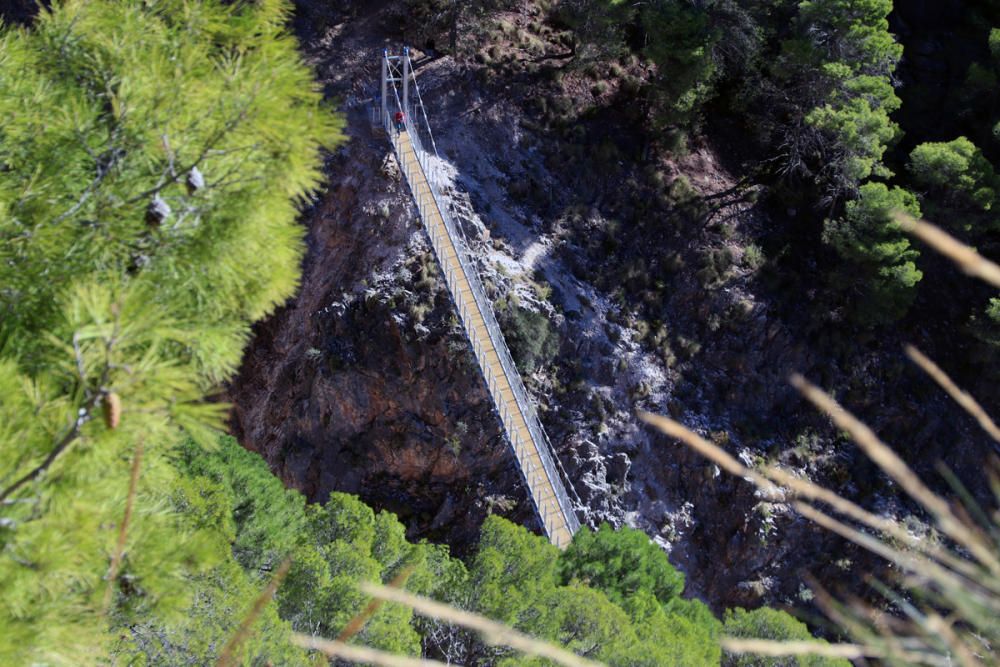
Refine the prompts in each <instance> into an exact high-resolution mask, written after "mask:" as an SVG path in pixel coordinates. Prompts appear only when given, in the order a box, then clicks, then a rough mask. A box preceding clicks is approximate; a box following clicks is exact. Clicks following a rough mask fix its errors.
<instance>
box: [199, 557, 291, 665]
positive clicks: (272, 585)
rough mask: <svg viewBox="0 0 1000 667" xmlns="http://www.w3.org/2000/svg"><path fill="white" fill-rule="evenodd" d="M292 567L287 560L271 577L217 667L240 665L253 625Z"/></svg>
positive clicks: (226, 647)
mask: <svg viewBox="0 0 1000 667" xmlns="http://www.w3.org/2000/svg"><path fill="white" fill-rule="evenodd" d="M291 566H292V559H291V558H286V559H285V560H284V561H283V562H282V563H281V565H279V566H278V569H277V570H275V572H274V576H273V577H271V581H269V582H268V583H267V586H266V587H264V590H263V591H261V594H260V595H258V596H257V599H256V600H254V603H253V606H252V607H250V611H249V612H247V615H246V616H245V617H243V620H242V621H241V622H240V625H239V627H238V628H236V632H234V633H233V636H232V637H230V638H229V641H228V642H226V645H225V646H224V647H223V648H222V653H220V654H219V660H218V661H217V662H216V663H215V664H216V667H232V666H234V665H238V664H240V649H241V648H242V645H243V642H245V641H246V640H247V638H248V637H249V636H250V632H251V630H253V624H254V623H255V622H256V621H257V617H258V616H260V614H261V612H262V611H264V607H266V606H267V603H268V602H270V601H271V599H272V598H273V597H274V594H275V592H276V591H277V590H278V586H280V585H281V582H282V581H284V579H285V575H287V574H288V569H289V568H290V567H291Z"/></svg>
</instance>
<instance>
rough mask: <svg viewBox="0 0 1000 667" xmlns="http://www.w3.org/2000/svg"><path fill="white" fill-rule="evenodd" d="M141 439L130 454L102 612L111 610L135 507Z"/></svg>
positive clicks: (140, 459) (141, 447)
mask: <svg viewBox="0 0 1000 667" xmlns="http://www.w3.org/2000/svg"><path fill="white" fill-rule="evenodd" d="M142 452H143V441H142V440H141V439H140V440H139V442H137V443H136V445H135V454H134V455H133V456H132V471H131V473H130V474H129V479H128V496H127V497H126V498H125V515H124V516H123V517H122V522H121V525H119V526H118V541H117V542H116V543H115V550H114V551H113V552H112V553H111V566H110V567H109V568H108V587H107V588H106V589H105V591H104V604H103V606H102V609H103V613H104V614H107V613H108V612H109V611H111V600H112V597H113V596H114V591H115V582H116V581H117V580H118V572H119V570H121V565H122V557H123V556H124V554H125V542H126V541H127V540H128V527H129V524H130V523H131V522H132V510H133V508H134V507H135V494H136V491H137V490H138V488H139V470H140V467H141V466H142Z"/></svg>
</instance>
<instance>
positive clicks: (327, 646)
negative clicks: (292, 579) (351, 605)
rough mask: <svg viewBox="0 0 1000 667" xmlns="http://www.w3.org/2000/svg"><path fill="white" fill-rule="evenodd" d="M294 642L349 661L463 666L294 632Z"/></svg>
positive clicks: (383, 666) (399, 666) (401, 666)
mask: <svg viewBox="0 0 1000 667" xmlns="http://www.w3.org/2000/svg"><path fill="white" fill-rule="evenodd" d="M292 643H293V644H295V645H296V646H298V647H299V648H304V649H307V650H310V651H319V652H320V653H322V654H323V655H325V656H327V657H328V658H337V659H339V660H346V661H347V662H354V663H361V664H368V665H379V667H427V666H429V667H461V665H456V664H455V663H451V665H450V666H446V665H445V663H443V662H438V661H437V660H425V659H423V658H411V657H408V656H405V655H396V654H395V653H386V652H385V651H379V650H377V649H373V648H368V647H367V646H354V645H351V644H345V643H344V642H340V641H333V640H330V639H321V638H320V637H310V636H309V635H303V634H300V633H297V632H296V633H293V634H292Z"/></svg>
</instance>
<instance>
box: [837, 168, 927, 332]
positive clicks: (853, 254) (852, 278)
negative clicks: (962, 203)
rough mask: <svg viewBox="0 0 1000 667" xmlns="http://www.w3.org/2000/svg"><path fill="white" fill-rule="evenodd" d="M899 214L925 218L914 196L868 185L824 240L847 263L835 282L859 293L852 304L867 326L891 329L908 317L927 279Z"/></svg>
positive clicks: (883, 186) (880, 185)
mask: <svg viewBox="0 0 1000 667" xmlns="http://www.w3.org/2000/svg"><path fill="white" fill-rule="evenodd" d="M897 210H898V211H905V212H906V213H909V214H910V215H913V216H919V215H920V207H919V205H918V204H917V198H916V197H915V196H914V195H913V194H912V193H910V192H907V191H906V190H903V189H902V188H898V187H894V188H891V189H890V188H889V187H888V186H886V185H885V184H884V183H865V184H864V185H862V186H861V189H860V192H859V196H858V198H857V199H856V200H853V201H849V202H847V205H846V206H845V210H844V214H843V216H842V217H840V218H836V219H833V220H827V221H826V223H825V227H824V230H823V240H824V241H825V242H826V243H829V244H830V245H832V246H833V248H834V249H835V250H836V251H837V252H838V253H839V254H840V256H841V257H843V258H844V259H845V260H847V263H846V264H845V265H844V266H842V267H841V268H840V270H839V271H838V272H837V273H836V274H835V275H834V280H835V281H838V282H839V283H840V284H841V285H842V286H844V287H845V288H846V289H849V290H851V291H852V292H855V298H852V299H850V301H849V302H850V303H851V304H852V307H853V308H854V313H853V314H854V315H855V316H857V317H858V318H859V319H860V320H861V321H862V322H864V323H868V324H885V323H888V322H892V321H894V320H897V319H899V318H900V317H902V316H903V315H905V314H906V311H907V310H908V309H909V307H910V305H911V304H912V303H913V299H914V298H915V296H916V285H917V283H918V282H920V279H921V278H923V273H922V272H921V271H920V270H919V269H917V267H916V263H915V262H916V259H917V257H919V256H920V253H919V252H918V251H917V250H916V249H914V248H913V247H912V246H911V245H910V241H909V239H908V238H907V237H906V236H905V235H904V234H903V232H902V230H901V229H900V228H899V225H897V224H896V223H895V221H894V220H893V218H892V213H893V211H897ZM858 297H860V298H858Z"/></svg>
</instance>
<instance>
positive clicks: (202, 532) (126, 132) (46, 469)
mask: <svg viewBox="0 0 1000 667" xmlns="http://www.w3.org/2000/svg"><path fill="white" fill-rule="evenodd" d="M287 17H288V5H287V4H286V3H284V2H278V1H272V2H262V3H252V4H251V3H237V4H223V3H221V2H218V1H216V0H204V1H202V2H197V3H188V2H181V1H179V0H161V1H153V2H140V1H138V0H135V1H126V2H112V1H110V0H92V1H88V2H84V1H82V0H66V1H65V2H60V3H55V5H54V7H53V9H52V10H50V11H42V12H41V14H40V16H39V18H38V19H37V21H36V22H35V24H34V25H33V26H32V27H31V28H28V29H13V28H9V27H0V114H2V115H3V117H4V123H3V124H2V126H0V285H2V286H3V288H2V290H0V368H2V369H3V373H2V375H3V380H2V382H4V383H5V384H6V386H5V387H4V388H5V391H4V393H3V395H2V396H0V415H2V416H0V424H2V426H0V446H2V451H3V454H4V455H3V457H0V458H2V464H0V479H2V480H3V485H2V491H0V492H2V494H3V496H4V497H5V500H7V501H9V502H5V503H4V505H3V506H2V509H0V512H2V525H3V528H2V532H0V544H2V547H3V549H2V554H0V577H2V578H3V581H4V582H5V590H4V594H3V595H4V604H3V605H2V606H0V637H2V639H0V662H2V663H3V664H25V663H35V662H45V663H46V664H61V663H72V664H90V663H93V662H98V661H100V660H101V656H102V655H103V654H104V652H105V651H106V649H107V648H108V646H109V645H110V642H111V636H110V634H109V632H108V630H109V628H108V619H114V622H115V623H116V624H128V623H130V622H132V621H133V620H135V619H138V618H148V617H150V615H156V616H157V618H160V619H161V620H162V621H163V622H164V623H166V622H168V621H169V620H170V618H171V611H173V612H175V614H174V618H176V612H177V611H178V610H180V609H182V608H184V606H185V605H186V604H187V601H188V598H189V596H188V592H189V591H187V590H186V589H185V588H184V587H183V586H178V577H188V578H190V577H199V576H206V577H207V576H211V575H210V573H211V572H212V571H213V569H212V568H213V567H215V566H217V565H219V559H220V558H221V555H220V552H219V550H218V549H216V548H214V547H213V546H212V545H213V540H214V538H213V537H212V535H214V533H215V531H220V532H221V533H222V534H232V533H233V531H236V534H238V535H239V534H240V533H239V527H240V526H239V521H237V522H236V523H235V524H233V525H228V524H227V522H226V521H223V519H224V517H223V514H224V513H222V512H221V511H220V510H219V509H218V508H217V507H214V506H213V504H214V503H215V502H224V501H225V500H226V496H225V492H223V491H220V490H219V489H213V488H210V487H205V488H203V489H201V490H200V491H199V492H198V493H192V494H189V495H188V499H189V500H190V502H191V507H190V509H191V513H192V514H191V515H192V516H193V517H198V521H195V522H193V523H192V522H189V521H185V520H183V519H182V515H181V514H180V513H179V512H178V509H177V508H176V507H175V506H174V505H173V502H172V499H173V498H174V492H175V491H176V490H177V489H180V488H184V487H185V482H183V481H182V480H180V479H179V477H178V472H177V470H176V467H175V461H174V452H175V449H176V447H177V445H178V444H179V443H180V442H181V441H182V440H183V439H184V438H185V437H190V438H193V439H194V440H195V441H197V442H199V443H201V444H209V443H211V442H213V441H214V435H213V431H212V427H213V426H218V425H220V424H221V422H222V418H223V416H224V414H225V406H224V405H221V404H218V403H205V402H203V399H204V396H205V394H206V392H207V391H208V390H210V389H211V388H213V387H215V386H217V384H218V383H219V382H220V381H221V380H223V379H225V378H226V377H228V375H229V374H230V373H231V372H232V371H233V369H234V368H235V367H236V364H237V363H238V361H239V358H240V354H241V352H242V348H243V344H244V341H245V339H246V336H247V332H248V326H249V324H250V322H251V321H252V320H253V319H256V318H259V317H261V316H262V315H264V314H266V313H267V312H269V311H270V310H272V309H273V308H274V307H275V306H276V305H277V304H279V303H280V302H281V301H282V300H283V299H284V298H286V297H287V296H288V295H289V294H290V293H291V291H292V289H294V287H295V285H296V281H297V275H298V263H299V259H300V258H301V255H302V242H301V237H302V230H301V228H300V227H299V226H298V225H297V224H296V223H295V217H296V209H295V202H296V201H299V200H301V199H302V198H304V197H305V196H306V195H307V193H308V192H309V190H311V189H312V188H313V187H315V186H316V185H317V184H318V182H319V177H320V171H319V167H320V160H319V152H318V149H319V148H320V146H321V145H324V144H329V143H332V142H333V141H335V140H336V139H337V138H338V136H339V129H338V128H339V120H337V119H336V118H335V117H334V116H332V115H331V114H329V113H327V112H325V111H324V110H323V109H322V108H321V106H320V95H319V93H318V92H317V90H316V87H315V84H314V83H313V80H312V76H311V73H310V71H309V69H308V68H306V67H305V66H304V65H303V64H302V62H301V59H300V58H299V56H298V54H297V52H296V49H295V42H294V40H293V39H291V38H290V37H289V36H287V35H286V34H285V33H284V28H283V26H284V24H285V21H286V19H287ZM154 208H155V209H156V210H157V211H159V214H158V215H152V212H153V209H154ZM168 209H169V212H168ZM102 411H104V412H105V415H104V416H103V417H102ZM112 413H113V416H112ZM140 443H141V444H142V445H143V448H144V450H145V455H144V457H143V459H142V464H141V467H140V472H141V475H140V478H139V482H138V486H137V490H136V495H135V510H134V513H133V516H132V521H131V524H130V525H129V526H128V530H127V542H126V550H125V558H124V560H123V562H122V565H121V570H120V572H119V573H118V574H119V576H118V577H117V578H116V579H115V580H114V582H112V584H113V585H112V588H111V589H110V593H111V595H110V605H106V604H105V602H104V600H105V594H106V592H107V591H109V588H108V585H109V584H108V582H107V581H106V579H105V578H106V576H107V575H108V572H109V560H110V555H111V554H112V553H113V551H114V550H115V547H114V544H115V543H116V541H117V535H118V530H119V524H120V522H121V521H122V517H123V515H124V508H125V504H126V500H127V496H128V491H129V470H130V463H131V460H132V458H133V456H134V452H135V451H136V448H137V445H138V444H140ZM219 494H222V495H219ZM199 497H200V499H199ZM209 498H211V500H209ZM220 522H221V523H220ZM200 525H212V526H213V528H212V529H211V530H209V529H206V528H201V527H199V526H200ZM244 539H246V540H247V541H248V542H249V543H253V541H254V540H255V539H256V538H253V537H252V536H250V535H249V534H245V535H244ZM108 607H110V608H108Z"/></svg>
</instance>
